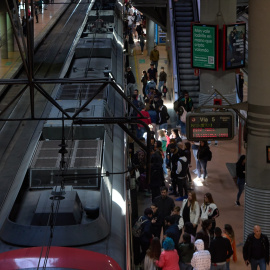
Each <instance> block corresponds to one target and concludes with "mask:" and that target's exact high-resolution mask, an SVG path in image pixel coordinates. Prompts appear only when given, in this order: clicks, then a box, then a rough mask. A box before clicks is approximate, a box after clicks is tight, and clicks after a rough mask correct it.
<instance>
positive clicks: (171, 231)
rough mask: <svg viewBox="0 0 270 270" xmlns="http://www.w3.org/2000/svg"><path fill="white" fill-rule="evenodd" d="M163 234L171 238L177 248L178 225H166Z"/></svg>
mask: <svg viewBox="0 0 270 270" xmlns="http://www.w3.org/2000/svg"><path fill="white" fill-rule="evenodd" d="M165 235H167V236H168V237H171V238H172V240H173V242H174V244H175V248H177V247H178V243H179V239H180V236H181V233H180V230H179V229H178V225H177V224H172V225H170V226H169V227H168V229H167V230H166V231H165Z"/></svg>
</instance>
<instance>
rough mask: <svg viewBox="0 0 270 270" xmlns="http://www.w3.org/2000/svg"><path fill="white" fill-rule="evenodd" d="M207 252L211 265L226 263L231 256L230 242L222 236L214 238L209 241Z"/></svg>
mask: <svg viewBox="0 0 270 270" xmlns="http://www.w3.org/2000/svg"><path fill="white" fill-rule="evenodd" d="M209 251H210V254H211V262H212V263H220V262H226V260H227V259H229V258H230V257H231V256H232V254H233V250H232V246H231V243H230V240H229V239H228V238H225V237H223V236H218V237H215V239H213V240H212V241H211V244H210V248H209Z"/></svg>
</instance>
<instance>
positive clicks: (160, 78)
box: [158, 67, 167, 92]
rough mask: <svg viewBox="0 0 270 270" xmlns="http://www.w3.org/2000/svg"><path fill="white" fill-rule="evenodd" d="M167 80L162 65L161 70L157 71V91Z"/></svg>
mask: <svg viewBox="0 0 270 270" xmlns="http://www.w3.org/2000/svg"><path fill="white" fill-rule="evenodd" d="M166 82H167V73H166V72H165V71H164V67H161V71H160V73H159V84H158V91H159V92H161V86H164V84H165V85H166Z"/></svg>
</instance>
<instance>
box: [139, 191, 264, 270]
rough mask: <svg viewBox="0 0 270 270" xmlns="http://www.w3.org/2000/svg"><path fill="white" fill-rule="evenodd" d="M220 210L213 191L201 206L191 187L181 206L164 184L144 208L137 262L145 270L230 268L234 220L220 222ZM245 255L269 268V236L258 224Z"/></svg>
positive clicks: (254, 263) (233, 252) (247, 260)
mask: <svg viewBox="0 0 270 270" xmlns="http://www.w3.org/2000/svg"><path fill="white" fill-rule="evenodd" d="M218 216H219V211H218V208H217V206H216V205H215V203H214V200H213V198H212V195H211V193H206V194H205V196H204V202H203V203H202V205H201V207H200V206H199V202H198V201H197V199H196V193H195V192H194V191H189V192H188V198H187V199H185V200H184V201H183V203H182V206H181V208H180V207H179V206H175V204H174V200H173V199H172V198H171V197H169V196H168V189H167V187H165V186H162V187H161V188H160V195H159V196H157V197H156V198H155V199H154V200H153V202H152V204H151V206H150V207H149V208H146V209H145V210H144V215H143V216H142V217H141V219H142V224H141V234H140V235H139V237H136V238H135V237H134V243H135V246H134V261H135V264H136V265H137V266H138V267H139V269H145V270H149V269H150V270H152V269H165V270H177V269H180V270H192V269H194V270H209V269H211V270H229V269H230V261H231V259H232V260H233V261H234V262H236V261H237V253H236V243H235V234H234V230H233V228H232V226H231V225H230V224H224V226H223V228H222V229H221V228H220V227H216V222H215V220H216V218H217V217H218ZM200 222H201V229H200V230H199V231H197V228H198V225H199V223H200ZM182 234H183V235H182ZM181 235H182V238H181ZM243 258H244V261H245V264H246V265H247V266H248V265H249V264H251V269H252V270H253V269H257V266H259V267H260V269H261V270H265V269H266V264H268V263H269V240H268V237H267V236H266V235H264V234H262V233H261V228H260V226H258V225H255V226H254V231H253V233H251V234H250V235H249V236H248V237H247V240H246V242H245V243H244V247H243ZM140 266H141V268H140Z"/></svg>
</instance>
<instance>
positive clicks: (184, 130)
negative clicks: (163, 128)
mask: <svg viewBox="0 0 270 270" xmlns="http://www.w3.org/2000/svg"><path fill="white" fill-rule="evenodd" d="M179 121H180V126H181V134H182V135H184V136H186V123H183V122H182V121H181V120H180V119H179Z"/></svg>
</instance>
